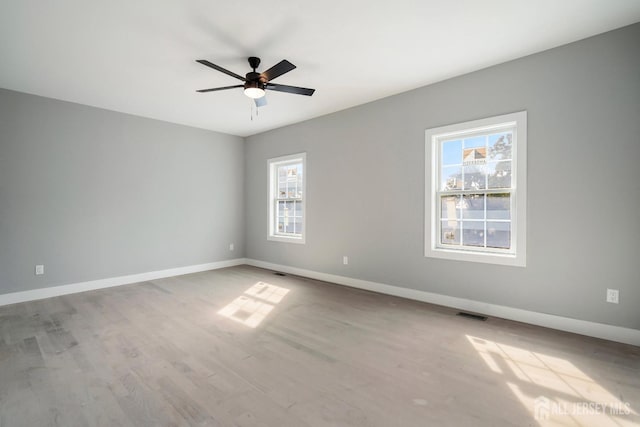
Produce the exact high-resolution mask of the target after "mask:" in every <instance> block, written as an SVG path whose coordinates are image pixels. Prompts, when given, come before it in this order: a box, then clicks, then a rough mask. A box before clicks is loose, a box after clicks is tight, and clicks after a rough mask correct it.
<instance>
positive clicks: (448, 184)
mask: <svg viewBox="0 0 640 427" xmlns="http://www.w3.org/2000/svg"><path fill="white" fill-rule="evenodd" d="M440 189H442V190H462V168H461V167H460V166H454V167H444V168H442V174H441V176H440Z"/></svg>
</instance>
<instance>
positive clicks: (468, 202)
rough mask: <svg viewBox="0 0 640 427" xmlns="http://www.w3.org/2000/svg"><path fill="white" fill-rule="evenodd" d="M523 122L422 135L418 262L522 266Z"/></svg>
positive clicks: (500, 120)
mask: <svg viewBox="0 0 640 427" xmlns="http://www.w3.org/2000/svg"><path fill="white" fill-rule="evenodd" d="M526 120H527V113H526V112H525V111H523V112H518V113H513V114H507V115H503V116H498V117H491V118H488V119H483V120H476V121H473V122H467V123H460V124H456V125H451V126H444V127H439V128H435V129H428V130H427V131H426V143H425V153H426V158H427V159H426V160H427V161H426V165H427V168H428V170H427V173H426V188H427V191H428V192H429V193H428V194H427V195H426V207H425V212H426V217H427V218H426V224H425V234H426V236H425V256H427V257H435V258H445V259H454V260H463V261H474V262H487V263H493V264H505V265H516V266H522V267H524V266H525V263H526V242H525V239H526V213H527V208H526V176H527V174H526V138H527V130H526V129H527V128H526ZM429 166H431V168H430V170H429Z"/></svg>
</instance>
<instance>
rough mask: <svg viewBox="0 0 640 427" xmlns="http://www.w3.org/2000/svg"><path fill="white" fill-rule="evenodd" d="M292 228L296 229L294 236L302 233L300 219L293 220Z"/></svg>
mask: <svg viewBox="0 0 640 427" xmlns="http://www.w3.org/2000/svg"><path fill="white" fill-rule="evenodd" d="M294 227H295V229H296V234H300V233H302V218H295V219H294Z"/></svg>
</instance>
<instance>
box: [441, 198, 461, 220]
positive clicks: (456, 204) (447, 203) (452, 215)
mask: <svg viewBox="0 0 640 427" xmlns="http://www.w3.org/2000/svg"><path fill="white" fill-rule="evenodd" d="M440 218H441V219H447V220H454V221H455V220H456V219H460V196H442V197H441V198H440Z"/></svg>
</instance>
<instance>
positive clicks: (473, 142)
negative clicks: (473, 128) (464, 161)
mask: <svg viewBox="0 0 640 427" xmlns="http://www.w3.org/2000/svg"><path fill="white" fill-rule="evenodd" d="M486 146H487V137H486V136H484V135H482V136H474V137H472V138H466V139H465V140H464V149H465V151H466V150H467V149H468V148H478V147H486Z"/></svg>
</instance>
